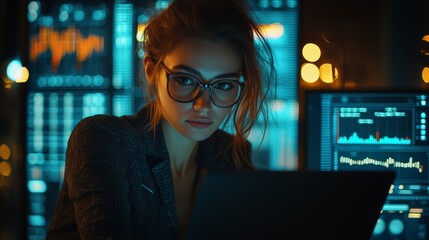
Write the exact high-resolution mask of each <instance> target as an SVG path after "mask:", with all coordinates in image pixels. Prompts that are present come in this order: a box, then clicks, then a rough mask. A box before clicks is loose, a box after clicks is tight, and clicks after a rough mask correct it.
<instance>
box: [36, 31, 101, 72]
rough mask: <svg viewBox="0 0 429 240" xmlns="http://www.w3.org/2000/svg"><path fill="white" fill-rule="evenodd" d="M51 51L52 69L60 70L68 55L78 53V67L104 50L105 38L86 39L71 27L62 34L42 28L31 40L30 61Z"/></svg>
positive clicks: (95, 36)
mask: <svg viewBox="0 0 429 240" xmlns="http://www.w3.org/2000/svg"><path fill="white" fill-rule="evenodd" d="M48 50H51V53H52V58H51V68H52V70H53V71H56V70H57V69H58V66H59V65H60V63H61V60H62V59H63V57H64V56H65V55H66V54H71V53H76V63H77V67H78V68H80V66H81V64H82V62H83V61H85V60H86V59H88V58H89V57H91V55H92V53H93V52H94V51H95V52H102V51H103V50H104V38H103V37H100V36H97V35H93V34H90V35H89V36H87V37H86V38H85V37H84V36H82V34H81V33H80V31H79V29H76V28H75V27H73V26H71V27H69V28H67V29H65V30H64V31H62V32H59V31H56V30H55V29H53V28H50V27H42V28H40V29H39V33H38V34H37V35H36V36H34V37H32V38H31V40H30V60H31V61H36V60H37V58H38V57H39V56H40V54H42V53H44V52H46V51H48Z"/></svg>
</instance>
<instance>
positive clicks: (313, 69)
mask: <svg viewBox="0 0 429 240" xmlns="http://www.w3.org/2000/svg"><path fill="white" fill-rule="evenodd" d="M301 78H302V80H304V81H305V82H308V83H314V82H316V81H317V80H319V68H317V66H316V65H314V64H312V63H304V64H303V65H302V66H301Z"/></svg>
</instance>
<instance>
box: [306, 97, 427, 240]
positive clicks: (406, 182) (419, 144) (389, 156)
mask: <svg viewBox="0 0 429 240" xmlns="http://www.w3.org/2000/svg"><path fill="white" fill-rule="evenodd" d="M303 94H304V96H303V105H301V111H300V114H301V119H300V121H301V122H300V133H301V135H300V147H301V151H300V153H301V154H302V155H301V159H302V161H301V162H300V167H301V168H303V169H306V170H321V171H395V172H396V179H395V181H394V184H393V185H392V186H391V189H390V192H389V195H388V197H387V200H386V203H385V205H384V206H383V210H382V213H381V215H380V218H379V219H378V222H377V225H376V226H375V229H374V231H373V236H372V238H371V240H390V239H395V240H408V239H415V240H423V239H428V237H429V204H428V202H429V170H428V167H429V140H428V135H427V127H428V123H427V116H428V114H429V104H428V99H429V93H427V92H425V91H423V90H402V91H401V90H378V91H377V90H372V91H369V90H360V91H359V90H337V91H335V90H308V91H305V92H304V93H303Z"/></svg>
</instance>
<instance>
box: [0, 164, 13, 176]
mask: <svg viewBox="0 0 429 240" xmlns="http://www.w3.org/2000/svg"><path fill="white" fill-rule="evenodd" d="M11 173H12V166H11V165H10V163H9V162H0V174H1V175H3V176H5V177H7V176H9V175H10V174H11Z"/></svg>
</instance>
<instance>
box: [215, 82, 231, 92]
mask: <svg viewBox="0 0 429 240" xmlns="http://www.w3.org/2000/svg"><path fill="white" fill-rule="evenodd" d="M215 88H217V89H220V90H229V89H232V88H234V83H233V82H219V83H217V84H216V85H215Z"/></svg>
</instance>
